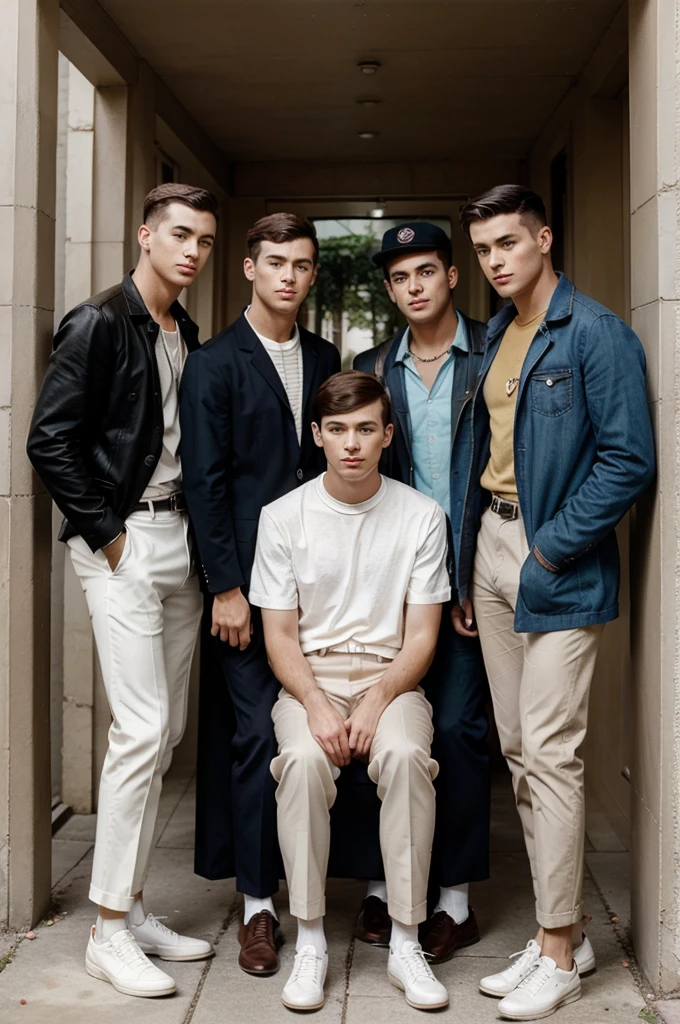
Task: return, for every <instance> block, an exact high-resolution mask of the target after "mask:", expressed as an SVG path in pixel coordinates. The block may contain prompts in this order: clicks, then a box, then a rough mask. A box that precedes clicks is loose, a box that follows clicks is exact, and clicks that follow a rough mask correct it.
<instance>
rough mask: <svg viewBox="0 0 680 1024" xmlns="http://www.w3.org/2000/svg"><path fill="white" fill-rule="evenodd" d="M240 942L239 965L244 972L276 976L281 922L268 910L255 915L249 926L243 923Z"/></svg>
mask: <svg viewBox="0 0 680 1024" xmlns="http://www.w3.org/2000/svg"><path fill="white" fill-rule="evenodd" d="M238 941H239V942H240V943H241V952H240V953H239V955H238V965H239V967H240V968H241V970H242V971H245V972H246V974H260V975H262V976H265V975H268V974H276V972H277V971H278V969H279V954H278V948H279V946H280V945H281V940H280V936H279V922H278V921H277V920H276V918H275V917H274V916H273V915H272V914H270V913H269V911H268V910H261V911H260V912H259V914H253V916H252V917H251V919H250V921H248V924H243V922H241V927H240V928H239V930H238Z"/></svg>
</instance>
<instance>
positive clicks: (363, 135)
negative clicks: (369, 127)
mask: <svg viewBox="0 0 680 1024" xmlns="http://www.w3.org/2000/svg"><path fill="white" fill-rule="evenodd" d="M377 134H378V133H377V132H357V135H358V136H359V138H360V139H375V138H376V136H377Z"/></svg>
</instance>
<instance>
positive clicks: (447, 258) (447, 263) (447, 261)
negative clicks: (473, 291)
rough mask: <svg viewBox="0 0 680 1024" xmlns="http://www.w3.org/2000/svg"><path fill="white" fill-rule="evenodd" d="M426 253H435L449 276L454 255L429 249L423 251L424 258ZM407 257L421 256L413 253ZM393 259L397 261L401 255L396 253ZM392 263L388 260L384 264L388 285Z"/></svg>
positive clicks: (440, 250) (441, 250)
mask: <svg viewBox="0 0 680 1024" xmlns="http://www.w3.org/2000/svg"><path fill="white" fill-rule="evenodd" d="M426 252H434V253H436V254H437V256H439V259H440V260H441V261H442V263H443V264H444V270H445V271H446V273H447V274H448V272H449V270H450V269H451V267H452V266H453V253H452V252H444V250H443V249H427V250H424V251H423V253H422V255H423V256H424V255H425V254H426ZM406 255H414V256H417V255H419V254H418V253H412V254H411V253H407V254H406ZM392 259H395V260H397V259H399V253H398V252H395V254H394V256H393V257H392ZM391 262H392V260H386V261H385V263H383V273H384V274H385V280H386V281H387V282H388V283H389V280H390V263H391Z"/></svg>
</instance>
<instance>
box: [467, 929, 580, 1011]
mask: <svg viewBox="0 0 680 1024" xmlns="http://www.w3.org/2000/svg"><path fill="white" fill-rule="evenodd" d="M540 955H541V947H540V946H539V945H538V943H537V942H536V941H535V940H534V939H530V940H529V941H528V942H527V944H526V947H525V948H524V949H520V951H519V952H518V953H512V955H511V956H510V959H511V960H514V961H515V962H514V964H511V965H510V967H506V969H505V970H504V971H500V972H499V973H498V974H489V975H487V977H486V978H482V980H481V981H480V983H479V989H480V991H481V992H483V993H484V994H485V995H487V996H496V997H497V998H500V997H502V996H509V995H510V993H511V992H514V990H515V989H516V988H517V986H518V985H519V983H520V982H521V981H523V980H524V978H526V976H527V974H529V973H530V972H531V971H533V969H534V967H535V965H536V963H537V962H538V959H539V957H540ZM574 963H575V964H576V966H577V968H578V973H579V975H583V974H588V973H590V971H594V970H595V952H594V950H593V947H592V946H591V944H590V939H589V938H588V936H587V935H584V936H583V942H582V943H581V945H580V946H577V947H576V949H575V950H574Z"/></svg>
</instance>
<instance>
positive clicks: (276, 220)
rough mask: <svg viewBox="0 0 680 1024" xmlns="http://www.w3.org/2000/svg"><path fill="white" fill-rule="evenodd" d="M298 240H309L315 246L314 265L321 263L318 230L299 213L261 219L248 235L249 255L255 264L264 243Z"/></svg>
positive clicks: (273, 214) (278, 214)
mask: <svg viewBox="0 0 680 1024" xmlns="http://www.w3.org/2000/svg"><path fill="white" fill-rule="evenodd" d="M296 238H308V239H309V240H310V242H311V243H312V244H313V246H314V263H315V264H316V263H318V262H319V239H318V238H317V237H316V228H315V227H314V225H313V224H312V222H311V221H310V220H307V218H306V217H298V215H297V213H270V214H269V216H267V217H260V219H259V220H258V221H256V222H255V224H253V226H252V228H251V229H250V231H249V232H248V234H247V235H246V245H247V246H248V255H249V256H250V258H251V260H253V262H255V260H257V257H258V256H259V255H260V248H261V246H262V243H263V242H279V243H280V242H294V241H295V239H296Z"/></svg>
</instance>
